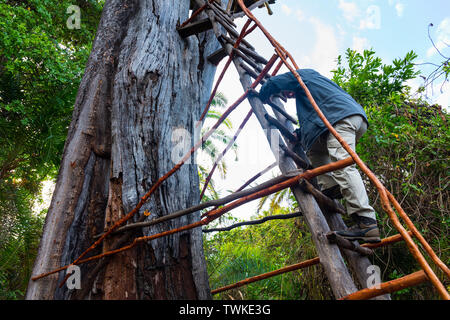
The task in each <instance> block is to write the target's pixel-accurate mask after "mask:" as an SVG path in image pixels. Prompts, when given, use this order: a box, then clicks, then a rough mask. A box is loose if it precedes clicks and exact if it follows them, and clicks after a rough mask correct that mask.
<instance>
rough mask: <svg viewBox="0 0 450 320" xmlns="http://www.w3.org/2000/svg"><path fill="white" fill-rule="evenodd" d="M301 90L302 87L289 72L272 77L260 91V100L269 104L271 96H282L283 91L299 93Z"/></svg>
mask: <svg viewBox="0 0 450 320" xmlns="http://www.w3.org/2000/svg"><path fill="white" fill-rule="evenodd" d="M299 89H300V85H299V83H298V81H297V79H295V77H294V76H293V75H292V73H290V72H288V73H285V74H281V75H278V76H276V77H272V78H270V79H269V80H267V81H266V83H265V84H264V85H263V86H262V87H261V90H260V91H259V98H260V99H261V101H262V102H264V103H267V102H269V99H270V96H272V95H276V94H280V93H282V92H283V91H291V92H294V93H295V92H297V91H298V90H299Z"/></svg>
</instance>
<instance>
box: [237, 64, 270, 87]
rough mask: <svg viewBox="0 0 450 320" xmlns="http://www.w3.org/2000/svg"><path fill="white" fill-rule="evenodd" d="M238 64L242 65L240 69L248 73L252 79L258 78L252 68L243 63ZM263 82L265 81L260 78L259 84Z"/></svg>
mask: <svg viewBox="0 0 450 320" xmlns="http://www.w3.org/2000/svg"><path fill="white" fill-rule="evenodd" d="M239 65H240V66H241V67H242V69H244V70H245V72H247V73H248V75H249V76H250V77H252V78H253V79H257V78H258V74H257V73H256V72H255V71H254V70H253V69H252V68H250V67H249V66H248V65H246V64H245V63H240V64H239ZM264 83H265V81H264V80H261V84H264Z"/></svg>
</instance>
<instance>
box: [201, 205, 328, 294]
mask: <svg viewBox="0 0 450 320" xmlns="http://www.w3.org/2000/svg"><path fill="white" fill-rule="evenodd" d="M286 213H288V209H285V208H280V209H278V210H276V211H274V212H272V213H270V215H272V214H286ZM267 215H269V212H268V211H265V212H263V214H261V215H259V216H255V217H252V220H253V219H254V220H256V219H260V218H262V217H264V216H267ZM231 220H232V221H233V222H236V221H235V220H234V219H231ZM302 223H303V222H302V221H301V219H300V218H296V219H292V220H272V221H268V222H266V223H264V224H261V225H256V226H248V227H240V228H236V229H232V230H231V231H228V232H217V233H213V234H212V235H211V234H207V235H206V236H205V237H204V247H205V255H206V261H207V266H208V273H209V276H210V279H209V280H210V285H211V288H213V289H216V288H219V287H222V286H225V285H229V284H233V283H235V282H238V281H240V280H243V279H246V278H248V277H252V276H256V275H259V274H262V273H266V272H270V271H274V270H276V269H279V268H282V267H285V266H287V265H291V264H294V263H298V262H300V261H303V260H306V259H310V258H313V257H315V254H316V252H315V249H314V247H313V246H312V245H311V239H310V236H309V235H308V234H306V233H303V232H301V231H300V229H299V228H298V226H297V225H302ZM316 269H320V267H319V266H318V267H311V268H310V269H309V270H308V269H305V270H299V271H294V272H289V273H286V274H283V275H278V276H276V277H272V278H268V279H265V280H262V281H258V282H254V283H251V284H248V285H246V286H243V287H240V288H236V289H233V290H230V291H224V292H222V293H219V294H217V295H215V296H214V298H215V299H268V300H274V299H276V300H278V299H279V300H287V299H291V300H302V299H305V298H307V297H311V296H313V297H314V296H315V294H317V293H318V291H317V290H316V288H317V285H319V287H320V286H322V285H324V286H325V287H326V286H327V284H324V281H325V282H326V280H325V279H324V278H323V277H322V276H320V277H319V278H320V279H318V278H315V280H317V282H315V283H313V282H310V283H311V284H312V285H311V286H310V285H309V284H310V283H308V282H307V281H306V285H305V280H307V279H309V280H311V277H310V275H311V274H310V273H311V270H316ZM320 294H322V293H320ZM317 298H318V299H321V298H330V296H329V295H327V296H326V297H324V296H320V297H319V296H317Z"/></svg>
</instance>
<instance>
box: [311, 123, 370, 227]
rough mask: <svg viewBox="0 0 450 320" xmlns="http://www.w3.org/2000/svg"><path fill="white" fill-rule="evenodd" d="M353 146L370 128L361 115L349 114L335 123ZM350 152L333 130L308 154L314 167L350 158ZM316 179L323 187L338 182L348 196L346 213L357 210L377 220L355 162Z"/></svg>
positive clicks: (360, 213) (352, 212) (346, 198)
mask: <svg viewBox="0 0 450 320" xmlns="http://www.w3.org/2000/svg"><path fill="white" fill-rule="evenodd" d="M333 127H334V128H335V129H336V131H337V132H338V133H339V134H340V135H341V136H342V138H343V139H344V140H345V142H347V143H348V144H349V145H350V147H351V148H352V149H353V150H355V147H356V142H357V141H358V140H359V138H361V136H362V135H363V134H364V133H365V132H366V130H367V123H366V122H365V121H364V119H363V118H362V117H361V116H359V115H354V116H350V117H347V118H345V119H343V120H341V121H339V122H338V123H336V124H335V125H334V126H333ZM349 156H350V155H349V154H348V152H347V151H346V150H345V149H344V148H343V147H342V146H341V144H340V143H339V142H338V141H337V140H336V138H335V137H334V136H333V135H332V134H331V133H328V134H324V135H322V136H321V137H319V138H318V139H317V140H316V142H315V143H314V145H313V146H312V147H311V150H309V152H308V157H309V159H310V161H311V163H312V165H313V166H314V167H319V166H322V165H325V164H328V163H330V162H335V161H338V160H342V159H345V158H348V157H349ZM317 181H318V183H319V185H320V186H321V188H322V190H324V189H328V188H330V187H333V186H335V185H336V184H337V185H339V187H340V189H341V193H342V195H343V197H344V199H345V200H346V208H347V213H348V214H349V215H352V214H354V213H356V214H357V215H359V216H365V217H369V218H372V219H375V220H376V216H375V211H374V209H373V208H372V207H371V206H370V205H369V198H368V197H367V192H366V188H365V186H364V183H363V180H362V179H361V175H360V174H359V171H358V169H357V168H356V165H352V166H348V167H346V168H344V169H341V170H336V171H334V172H330V173H326V174H324V175H321V176H318V177H317Z"/></svg>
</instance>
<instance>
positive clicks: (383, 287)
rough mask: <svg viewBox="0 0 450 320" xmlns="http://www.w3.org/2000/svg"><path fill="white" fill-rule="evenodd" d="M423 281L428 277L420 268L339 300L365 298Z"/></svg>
mask: <svg viewBox="0 0 450 320" xmlns="http://www.w3.org/2000/svg"><path fill="white" fill-rule="evenodd" d="M425 281H428V277H427V275H426V274H425V272H424V271H423V270H420V271H417V272H414V273H411V274H409V275H407V276H404V277H402V278H399V279H395V280H391V281H388V282H384V283H381V284H380V285H379V287H378V288H366V289H363V290H360V291H357V292H354V293H352V294H349V295H348V296H346V297H343V298H341V299H339V300H367V299H370V298H373V297H376V296H379V295H382V294H386V293H392V292H396V291H399V290H402V289H405V288H409V287H413V286H416V285H418V284H421V283H423V282H425Z"/></svg>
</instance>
